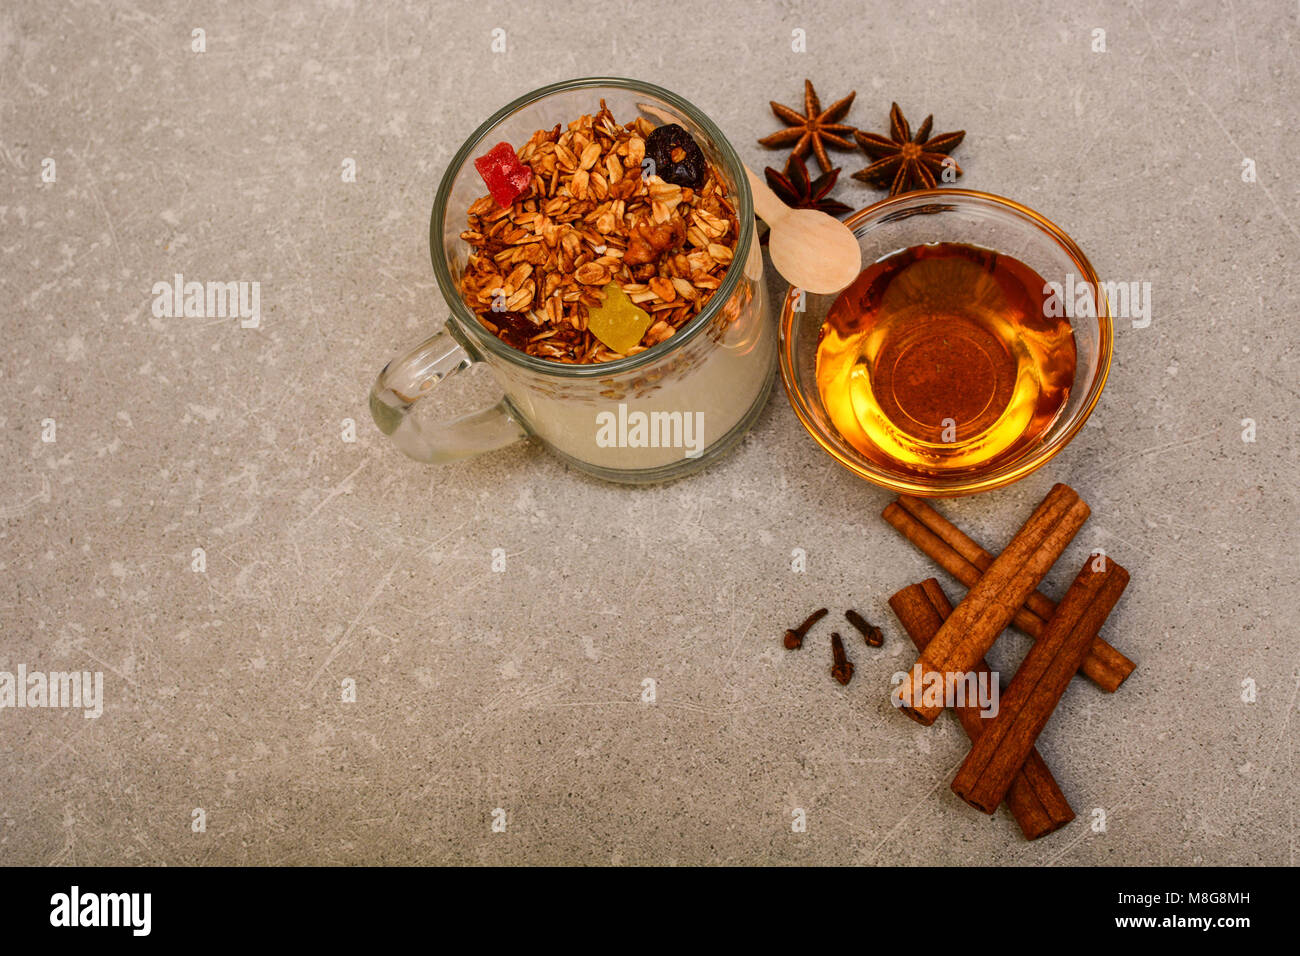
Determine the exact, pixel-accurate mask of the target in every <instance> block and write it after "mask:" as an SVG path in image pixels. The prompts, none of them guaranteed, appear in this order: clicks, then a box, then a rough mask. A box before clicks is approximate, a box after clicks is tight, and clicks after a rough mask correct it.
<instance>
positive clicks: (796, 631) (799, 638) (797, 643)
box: [784, 608, 826, 651]
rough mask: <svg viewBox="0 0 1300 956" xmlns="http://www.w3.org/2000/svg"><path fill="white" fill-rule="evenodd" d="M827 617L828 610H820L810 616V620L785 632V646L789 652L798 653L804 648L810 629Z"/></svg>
mask: <svg viewBox="0 0 1300 956" xmlns="http://www.w3.org/2000/svg"><path fill="white" fill-rule="evenodd" d="M825 616H826V608H820V609H818V610H816V611H813V612H812V613H811V614H809V615H808V619H807V620H806V621H804V622H803V623H802V624H800V625H799V626H798V627H792V628H790V629H789V630H787V631H786V632H785V638H784V644H785V649H786V650H787V651H797V650H798V649H799V648H801V647H803V638H804V635H805V634H807V633H808V630H809V628H811V627H812V626H813V625H814V624H816V623H817V622H818V621H820V620H821V619H822V618H824V617H825Z"/></svg>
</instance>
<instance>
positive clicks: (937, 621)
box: [889, 578, 1074, 840]
mask: <svg viewBox="0 0 1300 956" xmlns="http://www.w3.org/2000/svg"><path fill="white" fill-rule="evenodd" d="M889 606H890V607H891V608H893V609H894V613H895V614H896V615H898V620H899V623H901V624H902V625H903V630H905V631H907V635H908V637H910V638H911V639H912V643H913V644H915V645H916V649H917V650H921V651H923V650H925V646H926V645H927V644H929V643H930V639H931V638H933V637H934V635H935V633H936V632H937V631H938V630H939V626H940V625H941V624H943V622H944V619H945V618H946V617H947V616H948V615H949V614H951V613H952V606H951V605H950V604H949V603H948V598H947V597H946V596H945V595H944V593H943V590H942V589H941V588H940V587H939V582H938V581H936V580H935V579H934V578H927V579H926V580H925V581H922V582H921V583H920V584H912V585H909V586H908V587H905V588H903V590H901V591H899V592H898V593H897V594H895V595H894V596H893V597H891V598H890V599H889ZM988 669H989V666H988V664H986V663H985V662H984V661H983V660H981V661H979V663H978V664H977V665H976V672H977V673H982V672H984V671H988ZM990 679H992V678H991V677H990ZM953 712H954V713H955V714H956V715H957V719H958V721H960V722H961V725H962V727H963V728H964V729H965V731H966V735H967V736H968V737H970V739H971V742H972V743H973V742H974V741H976V740H978V739H979V738H980V736H981V735H982V734H983V733H984V728H985V727H986V726H987V725H988V724H989V723H990V721H991V718H985V717H983V716H981V714H980V709H979V708H978V707H975V706H972V705H967V706H964V707H954V708H953ZM1006 805H1007V809H1009V810H1010V811H1011V815H1012V816H1014V817H1015V818H1016V822H1017V823H1019V824H1020V829H1021V831H1022V832H1023V833H1024V835H1025V839H1027V840H1037V839H1038V838H1039V837H1041V836H1046V835H1047V834H1049V833H1052V832H1053V831H1055V830H1059V829H1060V828H1061V827H1063V826H1065V825H1066V824H1067V823H1069V822H1070V821H1071V820H1073V819H1074V811H1073V810H1071V809H1070V804H1069V801H1067V800H1066V799H1065V794H1063V793H1062V792H1061V788H1060V787H1059V786H1058V785H1057V783H1056V778H1054V777H1053V776H1052V771H1050V770H1049V769H1047V763H1046V762H1045V761H1044V760H1043V757H1042V755H1041V754H1040V753H1039V752H1038V751H1037V750H1033V751H1031V752H1030V754H1029V757H1028V758H1027V759H1026V760H1025V764H1024V766H1023V767H1021V768H1020V772H1019V773H1017V774H1016V778H1015V779H1014V780H1013V781H1012V782H1011V789H1010V790H1008V791H1007V797H1006Z"/></svg>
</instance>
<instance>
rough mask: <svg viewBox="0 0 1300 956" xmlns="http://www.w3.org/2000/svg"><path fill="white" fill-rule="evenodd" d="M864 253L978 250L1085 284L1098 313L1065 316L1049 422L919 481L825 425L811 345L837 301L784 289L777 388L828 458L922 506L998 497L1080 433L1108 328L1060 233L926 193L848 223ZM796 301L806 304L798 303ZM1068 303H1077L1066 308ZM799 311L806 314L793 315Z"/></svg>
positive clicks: (968, 196)
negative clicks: (1068, 342) (1002, 448)
mask: <svg viewBox="0 0 1300 956" xmlns="http://www.w3.org/2000/svg"><path fill="white" fill-rule="evenodd" d="M845 225H847V226H848V227H849V228H850V229H852V230H853V233H854V235H855V236H856V237H857V239H858V243H859V244H860V245H861V247H862V262H863V264H864V266H865V265H867V264H870V263H873V262H876V261H878V260H880V259H883V258H884V257H886V256H888V255H891V254H893V253H895V252H899V251H901V250H903V249H907V248H909V247H911V246H916V245H921V244H924V243H938V242H952V243H965V244H968V245H972V246H980V247H983V248H985V249H991V250H993V251H995V252H999V253H1003V254H1005V255H1009V256H1012V257H1014V258H1016V259H1019V260H1020V261H1021V262H1023V263H1025V264H1026V265H1028V266H1029V267H1030V268H1032V269H1034V270H1035V271H1036V272H1037V273H1038V274H1039V275H1040V276H1042V277H1043V279H1044V280H1045V281H1047V282H1055V283H1060V288H1061V289H1062V290H1063V291H1065V292H1066V293H1067V294H1066V295H1065V296H1063V297H1062V298H1063V299H1069V292H1070V290H1074V289H1078V288H1079V287H1080V284H1081V283H1090V284H1091V289H1092V291H1093V293H1094V295H1093V298H1094V301H1095V308H1092V309H1090V310H1089V309H1086V308H1085V309H1083V310H1081V311H1083V312H1085V313H1088V314H1082V315H1079V314H1075V315H1071V318H1070V321H1071V324H1072V326H1073V329H1074V341H1075V347H1076V350H1077V356H1078V357H1077V361H1076V363H1075V369H1074V383H1073V385H1072V386H1071V388H1070V393H1069V397H1068V398H1067V400H1066V402H1065V404H1064V405H1063V406H1062V407H1061V409H1060V411H1059V412H1058V413H1057V415H1056V417H1055V419H1054V420H1053V421H1052V422H1051V424H1050V425H1049V426H1048V427H1047V428H1046V429H1045V430H1044V431H1043V432H1042V434H1041V435H1039V436H1038V438H1037V439H1036V440H1035V441H1033V442H1032V443H1030V444H1028V445H1026V446H1025V447H1024V448H1022V449H1020V450H1019V451H1018V452H1017V453H1015V454H1014V456H1013V457H1010V458H1005V459H994V460H993V461H991V462H990V463H989V464H988V465H986V466H978V467H976V468H974V469H972V470H968V471H964V472H961V473H956V474H934V475H925V474H920V473H918V472H916V471H913V470H910V469H906V468H904V467H903V466H901V465H900V466H898V467H897V468H894V469H891V468H890V467H889V466H887V465H883V464H880V463H877V462H875V461H872V460H870V459H868V458H866V457H865V456H863V454H862V453H861V452H859V451H858V450H857V449H856V448H854V447H853V446H852V445H850V444H849V443H848V442H847V441H846V440H845V439H844V438H843V437H842V436H841V435H840V433H839V432H838V431H837V430H836V428H835V426H834V425H833V424H832V423H831V420H830V417H829V415H828V414H827V412H826V409H825V407H824V406H823V404H822V400H821V395H820V393H819V392H818V389H817V376H816V368H817V345H818V342H819V341H820V337H821V328H822V324H823V322H824V320H825V318H826V313H827V311H828V310H829V309H830V307H831V304H832V303H833V302H834V301H835V298H836V296H835V295H813V294H811V293H807V292H800V291H799V290H797V289H790V290H789V292H788V293H787V295H786V299H785V302H784V304H783V306H782V309H781V321H780V339H779V346H778V352H779V355H780V360H781V380H782V382H783V383H784V384H785V390H786V394H787V395H788V396H789V398H790V404H791V405H792V406H793V407H794V411H795V414H796V415H798V416H799V420H800V421H801V422H803V424H804V427H805V428H807V429H808V432H809V433H810V434H811V435H812V436H813V438H815V439H816V440H817V443H818V444H819V445H821V447H822V448H824V449H825V450H826V451H827V452H829V453H830V454H831V456H832V457H833V458H834V459H835V460H836V461H838V462H839V463H840V464H841V465H843V466H844V467H845V468H847V469H849V471H852V472H853V473H854V474H856V475H858V476H860V477H862V478H865V479H866V480H867V481H870V482H872V483H873V484H877V485H880V486H881V487H882V488H888V489H889V490H890V491H894V492H897V493H898V494H907V495H917V496H920V497H927V498H940V497H952V496H957V495H969V494H975V493H977V492H981V491H989V490H992V489H994V488H1001V487H1003V486H1005V485H1009V484H1011V482H1013V481H1019V480H1020V479H1021V478H1023V477H1025V476H1026V475H1028V474H1030V473H1031V472H1033V471H1035V470H1036V469H1038V468H1041V467H1042V466H1043V465H1045V464H1046V463H1047V462H1048V461H1050V460H1051V459H1052V457H1053V456H1054V455H1056V454H1057V453H1058V452H1060V450H1061V449H1062V448H1064V447H1065V446H1066V445H1067V444H1068V443H1069V441H1070V439H1071V438H1073V437H1074V436H1075V435H1076V434H1077V433H1078V431H1079V429H1080V428H1082V427H1083V423H1084V422H1085V421H1087V419H1088V415H1089V414H1091V412H1092V410H1093V408H1094V407H1095V406H1096V404H1097V400H1098V399H1099V398H1100V397H1101V390H1102V386H1104V385H1105V384H1106V375H1107V372H1108V371H1109V369H1110V360H1111V353H1112V351H1113V347H1114V328H1113V325H1112V322H1111V316H1110V307H1109V303H1108V301H1107V299H1106V296H1105V294H1104V288H1103V287H1102V285H1101V284H1100V282H1099V280H1098V278H1097V274H1096V272H1095V270H1094V269H1093V267H1092V264H1091V263H1090V262H1089V261H1088V258H1087V256H1085V255H1084V254H1083V252H1082V251H1080V249H1079V247H1078V246H1077V245H1075V244H1074V241H1073V240H1071V239H1070V237H1069V236H1067V235H1066V234H1065V233H1064V232H1062V231H1061V230H1060V229H1059V228H1058V227H1057V226H1055V225H1054V224H1053V223H1051V222H1050V221H1048V220H1047V219H1045V218H1044V217H1043V216H1041V215H1039V214H1038V213H1036V212H1034V211H1033V210H1032V209H1029V208H1027V207H1025V206H1022V205H1020V204H1019V203H1017V202H1013V201H1012V200H1010V199H1004V198H1002V197H1001V196H994V195H991V194H989V193H981V192H975V191H972V190H964V189H927V190H921V191H918V192H911V193H905V194H903V195H901V196H895V197H893V198H890V199H885V200H882V201H881V202H878V203H876V204H875V205H872V206H868V207H867V208H865V209H860V210H858V211H857V212H855V213H853V214H852V215H851V216H849V217H848V219H846V220H845ZM801 298H802V303H801ZM1070 301H1073V300H1070ZM800 304H802V306H803V308H802V309H800V308H799V306H800Z"/></svg>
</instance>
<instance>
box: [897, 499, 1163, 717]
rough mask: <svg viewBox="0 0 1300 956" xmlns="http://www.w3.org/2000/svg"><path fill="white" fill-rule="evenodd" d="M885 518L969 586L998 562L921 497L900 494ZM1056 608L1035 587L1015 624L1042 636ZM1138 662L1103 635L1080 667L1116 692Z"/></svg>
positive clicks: (1108, 689) (1108, 690)
mask: <svg viewBox="0 0 1300 956" xmlns="http://www.w3.org/2000/svg"><path fill="white" fill-rule="evenodd" d="M884 518H885V520H886V521H888V522H889V523H890V524H891V525H893V526H894V528H895V529H897V530H898V532H899V533H900V534H902V535H903V537H905V538H907V539H908V540H909V541H910V542H912V544H914V545H916V547H917V548H919V549H920V550H921V551H922V552H924V553H925V554H926V555H928V556H929V557H930V558H931V560H933V561H934V562H935V563H936V564H938V565H939V567H941V568H943V569H944V570H945V571H947V572H948V573H949V574H951V575H952V576H953V577H954V578H956V579H957V580H958V581H960V582H961V583H962V584H964V585H966V586H967V587H973V586H974V584H975V582H976V581H978V580H979V579H980V575H981V574H983V572H984V571H986V570H988V567H989V565H991V564H992V563H993V555H991V554H989V553H988V552H987V551H985V550H984V549H983V548H981V547H980V546H979V545H978V544H976V543H975V542H974V541H973V540H971V539H970V538H969V537H968V536H967V535H966V534H964V533H963V532H962V530H961V529H960V528H958V527H957V526H956V525H954V524H953V523H952V522H951V521H949V520H948V519H947V518H945V517H944V516H943V515H941V514H939V512H937V511H935V510H934V508H932V507H930V505H929V504H928V503H927V502H925V501H924V500H922V499H920V498H913V497H911V496H909V495H902V496H900V497H899V498H898V500H897V502H895V503H894V504H891V505H890V506H889V507H887V508H886V509H885V512H884ZM1106 560H1107V561H1110V560H1111V558H1109V557H1107V558H1106ZM1055 611H1056V604H1055V602H1053V601H1052V599H1051V598H1049V597H1047V595H1045V594H1043V593H1042V592H1041V591H1035V592H1033V593H1032V594H1030V595H1029V597H1028V599H1026V601H1025V606H1024V607H1022V608H1020V609H1019V610H1017V611H1016V615H1015V617H1014V618H1012V623H1013V624H1015V626H1016V627H1018V628H1019V629H1020V630H1021V631H1024V632H1025V633H1026V634H1028V635H1029V636H1030V637H1032V638H1035V639H1037V638H1039V637H1041V636H1042V633H1043V624H1044V622H1045V621H1046V620H1047V619H1048V618H1049V617H1051V616H1052V614H1053V612H1055ZM1136 666H1137V665H1136V664H1134V663H1133V662H1132V661H1131V660H1129V659H1128V658H1127V657H1125V656H1124V655H1123V654H1121V653H1120V652H1119V651H1118V650H1116V649H1115V648H1114V647H1112V646H1111V645H1110V644H1109V643H1107V642H1106V641H1105V640H1104V639H1103V638H1101V637H1097V638H1096V639H1095V640H1094V641H1093V642H1092V646H1091V647H1090V648H1089V649H1088V656H1087V657H1085V658H1084V659H1083V666H1082V667H1081V668H1079V669H1080V670H1081V671H1082V672H1083V673H1084V674H1085V675H1086V676H1088V677H1089V678H1091V679H1092V680H1093V681H1094V682H1095V683H1096V684H1097V686H1098V687H1100V688H1101V689H1102V690H1104V691H1106V692H1107V693H1114V692H1115V690H1116V689H1117V688H1118V687H1119V685H1120V684H1122V683H1124V680H1125V678H1127V677H1128V675H1129V674H1131V673H1133V669H1134V668H1135V667H1136Z"/></svg>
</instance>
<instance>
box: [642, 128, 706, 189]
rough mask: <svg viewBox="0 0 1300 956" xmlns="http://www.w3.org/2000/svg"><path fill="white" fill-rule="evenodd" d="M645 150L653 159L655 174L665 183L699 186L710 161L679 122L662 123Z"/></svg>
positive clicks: (702, 181)
mask: <svg viewBox="0 0 1300 956" xmlns="http://www.w3.org/2000/svg"><path fill="white" fill-rule="evenodd" d="M645 153H646V155H647V156H649V157H650V159H651V160H652V161H653V162H654V164H655V165H654V170H653V172H654V174H655V175H656V176H658V177H659V178H660V179H662V180H663V181H664V182H666V183H672V184H674V185H676V186H685V187H687V188H688V189H699V188H700V187H701V186H703V185H704V177H705V175H706V174H707V173H708V164H707V163H706V162H705V161H704V154H703V153H702V152H700V147H699V146H698V145H697V144H696V142H695V140H694V139H692V138H691V134H690V133H688V132H686V130H684V129H682V127H680V126H678V125H677V124H676V123H669V124H668V125H667V126H660V127H659V128H658V129H656V130H654V131H653V132H652V133H651V134H650V135H649V136H647V137H646V141H645Z"/></svg>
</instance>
